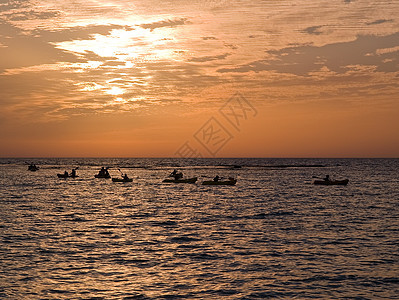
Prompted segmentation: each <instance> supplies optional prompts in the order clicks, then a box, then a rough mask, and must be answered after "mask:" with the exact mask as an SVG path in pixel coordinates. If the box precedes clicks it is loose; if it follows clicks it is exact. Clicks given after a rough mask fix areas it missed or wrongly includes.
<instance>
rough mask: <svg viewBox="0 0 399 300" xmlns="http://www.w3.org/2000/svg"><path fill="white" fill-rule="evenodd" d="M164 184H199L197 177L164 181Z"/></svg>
mask: <svg viewBox="0 0 399 300" xmlns="http://www.w3.org/2000/svg"><path fill="white" fill-rule="evenodd" d="M162 182H167V183H196V182H197V177H193V178H187V179H178V180H176V179H164V180H163V181H162Z"/></svg>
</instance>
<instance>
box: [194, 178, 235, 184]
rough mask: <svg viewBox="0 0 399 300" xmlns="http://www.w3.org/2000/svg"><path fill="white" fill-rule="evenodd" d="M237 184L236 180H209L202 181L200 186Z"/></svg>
mask: <svg viewBox="0 0 399 300" xmlns="http://www.w3.org/2000/svg"><path fill="white" fill-rule="evenodd" d="M236 183H237V180H236V179H234V180H224V181H223V180H220V181H213V180H209V181H203V182H202V185H235V184H236Z"/></svg>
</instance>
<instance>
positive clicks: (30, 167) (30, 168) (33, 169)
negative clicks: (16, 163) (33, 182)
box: [28, 165, 39, 172]
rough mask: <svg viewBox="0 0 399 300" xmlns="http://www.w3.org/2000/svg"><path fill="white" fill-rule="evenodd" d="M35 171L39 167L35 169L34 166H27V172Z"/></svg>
mask: <svg viewBox="0 0 399 300" xmlns="http://www.w3.org/2000/svg"><path fill="white" fill-rule="evenodd" d="M37 170H39V167H37V166H36V165H30V166H28V171H32V172H36V171H37Z"/></svg>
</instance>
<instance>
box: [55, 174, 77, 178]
mask: <svg viewBox="0 0 399 300" xmlns="http://www.w3.org/2000/svg"><path fill="white" fill-rule="evenodd" d="M57 177H58V178H76V177H79V176H77V175H76V176H71V175H65V174H57Z"/></svg>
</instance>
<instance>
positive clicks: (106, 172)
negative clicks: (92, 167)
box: [98, 167, 111, 177]
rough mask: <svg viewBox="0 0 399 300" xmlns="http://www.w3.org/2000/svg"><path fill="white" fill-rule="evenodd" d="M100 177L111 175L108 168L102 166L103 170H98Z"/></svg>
mask: <svg viewBox="0 0 399 300" xmlns="http://www.w3.org/2000/svg"><path fill="white" fill-rule="evenodd" d="M98 177H111V176H110V175H109V172H108V168H104V167H101V170H100V171H98Z"/></svg>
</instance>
